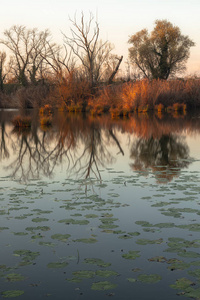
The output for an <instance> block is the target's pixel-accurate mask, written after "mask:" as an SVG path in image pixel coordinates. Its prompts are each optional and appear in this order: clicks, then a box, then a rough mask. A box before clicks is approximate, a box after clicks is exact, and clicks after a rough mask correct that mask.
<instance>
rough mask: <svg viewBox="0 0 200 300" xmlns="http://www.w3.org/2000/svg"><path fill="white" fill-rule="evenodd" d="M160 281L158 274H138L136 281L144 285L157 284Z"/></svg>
mask: <svg viewBox="0 0 200 300" xmlns="http://www.w3.org/2000/svg"><path fill="white" fill-rule="evenodd" d="M161 279H162V277H161V276H160V275H158V274H149V275H148V274H140V275H139V276H138V278H137V280H139V281H141V282H144V283H157V282H159V281H160V280H161Z"/></svg>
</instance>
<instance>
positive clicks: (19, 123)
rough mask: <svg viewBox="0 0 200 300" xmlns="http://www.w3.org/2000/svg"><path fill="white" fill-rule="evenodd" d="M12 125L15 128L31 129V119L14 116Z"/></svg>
mask: <svg viewBox="0 0 200 300" xmlns="http://www.w3.org/2000/svg"><path fill="white" fill-rule="evenodd" d="M12 123H13V125H14V126H15V127H16V128H19V127H31V118H30V117H22V116H16V117H15V118H14V119H13V120H12Z"/></svg>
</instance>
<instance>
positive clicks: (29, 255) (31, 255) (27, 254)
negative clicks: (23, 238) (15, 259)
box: [13, 250, 40, 261]
mask: <svg viewBox="0 0 200 300" xmlns="http://www.w3.org/2000/svg"><path fill="white" fill-rule="evenodd" d="M13 253H14V255H15V256H22V257H23V261H32V260H34V259H35V258H36V257H37V256H39V255H40V253H39V252H33V251H30V250H14V251H13Z"/></svg>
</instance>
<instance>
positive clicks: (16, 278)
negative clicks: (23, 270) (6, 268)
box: [5, 273, 25, 282]
mask: <svg viewBox="0 0 200 300" xmlns="http://www.w3.org/2000/svg"><path fill="white" fill-rule="evenodd" d="M5 278H6V280H7V281H9V282H15V281H22V280H24V279H25V277H24V276H22V275H21V274H17V273H10V274H7V275H6V276H5Z"/></svg>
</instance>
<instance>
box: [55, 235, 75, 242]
mask: <svg viewBox="0 0 200 300" xmlns="http://www.w3.org/2000/svg"><path fill="white" fill-rule="evenodd" d="M70 236H71V235H70V234H61V233H56V234H53V235H52V236H51V238H52V239H54V240H58V241H61V242H66V241H67V240H68V238H69V237H70Z"/></svg>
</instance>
